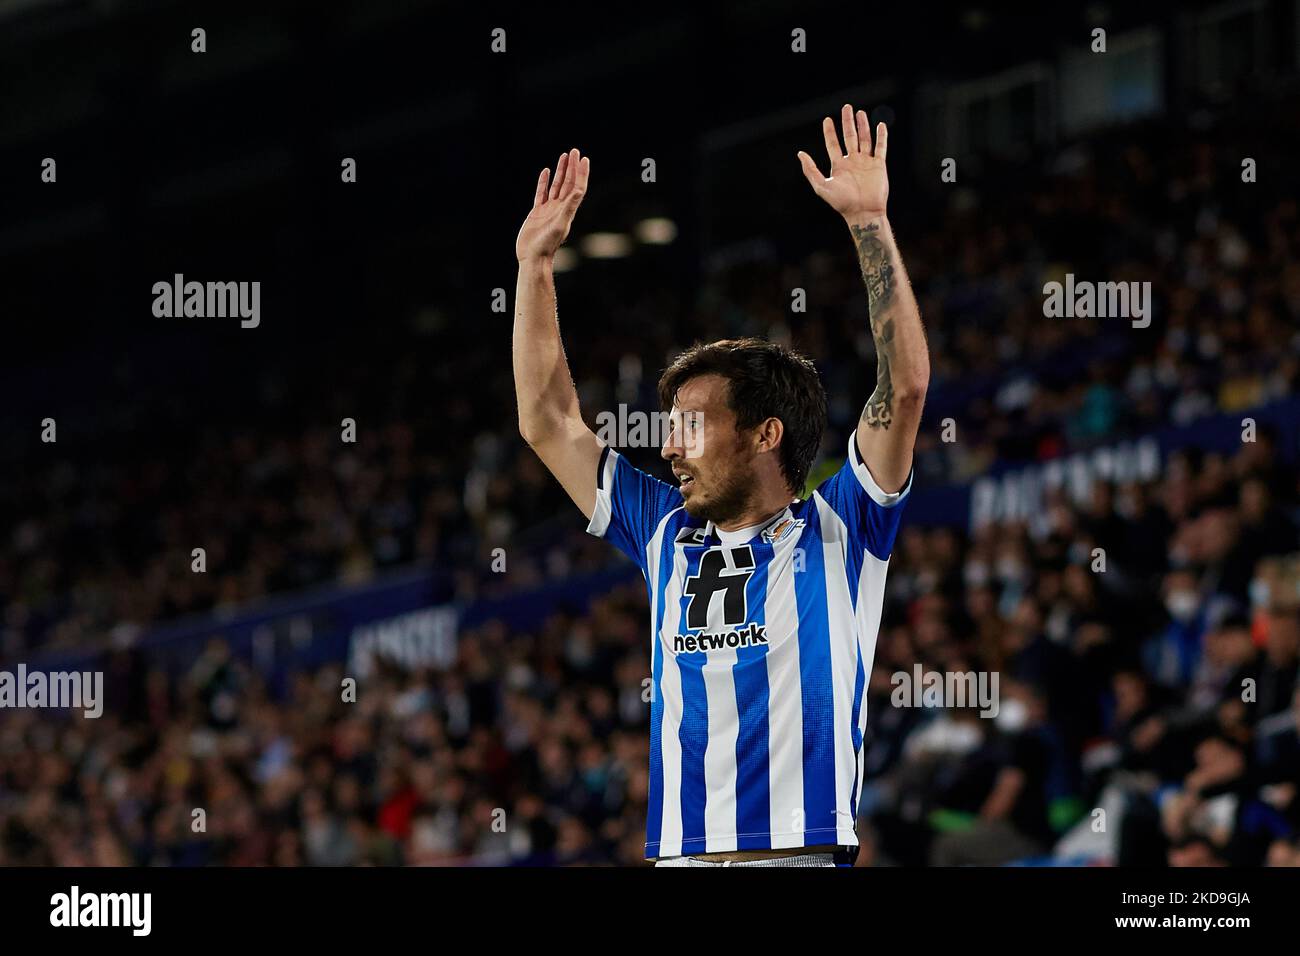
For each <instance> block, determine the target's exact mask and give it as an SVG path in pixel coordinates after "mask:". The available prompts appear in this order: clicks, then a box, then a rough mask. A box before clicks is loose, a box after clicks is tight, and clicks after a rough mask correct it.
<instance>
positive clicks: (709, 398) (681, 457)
mask: <svg viewBox="0 0 1300 956" xmlns="http://www.w3.org/2000/svg"><path fill="white" fill-rule="evenodd" d="M660 454H661V455H662V456H663V457H664V458H665V459H667V460H668V461H669V462H671V463H672V466H673V475H674V477H676V478H677V482H678V485H677V487H678V489H679V490H680V491H681V493H682V499H683V503H684V505H685V507H686V512H687V513H688V514H689V515H691V517H693V518H701V519H703V520H706V521H712V522H714V523H715V524H726V523H727V522H728V521H731V520H732V519H734V518H735V517H736V516H737V515H739V514H741V513H742V512H743V511H744V510H745V508H746V507H747V506H748V505H749V502H750V501H751V500H752V499H753V498H754V497H755V495H756V493H757V484H758V479H757V475H756V473H755V468H754V457H755V452H754V451H753V450H752V448H751V445H750V442H749V441H748V439H747V436H742V435H740V434H738V433H737V431H736V413H735V412H733V411H732V410H731V409H730V408H728V407H727V380H726V379H724V378H723V377H722V376H720V375H701V376H699V377H697V378H693V379H690V380H689V381H688V382H687V383H686V384H685V385H683V386H682V387H681V388H679V389H678V390H677V395H676V399H675V401H674V402H673V407H672V410H671V412H670V413H669V430H668V437H667V438H666V439H665V440H664V446H663V448H662V449H661V451H660Z"/></svg>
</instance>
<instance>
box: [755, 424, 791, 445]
mask: <svg viewBox="0 0 1300 956" xmlns="http://www.w3.org/2000/svg"><path fill="white" fill-rule="evenodd" d="M784 436H785V426H784V425H783V424H782V423H781V419H779V418H769V419H767V420H765V421H763V422H760V423H759V426H758V447H759V450H761V451H775V450H776V448H777V446H778V445H780V444H781V439H782V438H783V437H784Z"/></svg>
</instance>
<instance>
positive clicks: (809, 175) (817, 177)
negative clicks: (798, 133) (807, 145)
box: [799, 149, 826, 195]
mask: <svg viewBox="0 0 1300 956" xmlns="http://www.w3.org/2000/svg"><path fill="white" fill-rule="evenodd" d="M799 165H800V166H801V167H802V168H803V175H804V178H805V179H807V180H808V184H809V185H810V186H812V188H813V189H814V190H815V191H816V192H817V193H818V194H819V195H820V194H821V191H822V185H823V183H825V182H826V177H824V176H823V175H822V173H821V170H820V169H818V168H817V164H816V163H814V162H813V158H812V157H811V156H809V155H808V154H807V153H805V152H804V151H803V150H802V149H801V150H799Z"/></svg>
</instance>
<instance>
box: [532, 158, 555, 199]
mask: <svg viewBox="0 0 1300 956" xmlns="http://www.w3.org/2000/svg"><path fill="white" fill-rule="evenodd" d="M550 180H551V171H550V170H549V169H546V168H545V167H543V168H542V174H541V175H540V176H538V177H537V191H536V192H535V193H534V194H533V208H534V209H535V208H537V207H538V206H540V205H541V204H542V203H544V202H546V187H547V185H548V184H549V183H550Z"/></svg>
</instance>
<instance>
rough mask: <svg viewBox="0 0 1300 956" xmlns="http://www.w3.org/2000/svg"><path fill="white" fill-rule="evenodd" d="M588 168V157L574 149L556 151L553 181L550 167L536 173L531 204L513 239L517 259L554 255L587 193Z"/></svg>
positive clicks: (544, 257) (567, 233)
mask: <svg viewBox="0 0 1300 956" xmlns="http://www.w3.org/2000/svg"><path fill="white" fill-rule="evenodd" d="M590 171H591V159H590V158H588V157H586V156H583V155H582V154H581V153H580V152H579V151H578V150H577V149H571V150H569V151H568V152H567V153H562V154H561V155H560V159H559V161H558V162H557V163H556V164H555V181H554V182H551V180H550V176H551V171H550V170H549V169H543V170H542V173H541V175H540V176H538V177H537V192H536V194H535V195H534V196H533V208H532V209H531V210H530V211H529V213H528V218H527V219H525V220H524V224H523V226H522V228H520V230H519V237H518V238H517V239H516V240H515V257H516V258H518V259H519V261H520V262H523V261H524V260H525V259H550V258H552V257H553V256H554V255H555V251H556V250H557V249H559V248H560V245H561V244H562V243H563V242H564V240H565V237H567V236H568V235H569V227H570V226H572V225H573V217H574V215H575V214H576V213H577V211H578V206H579V205H581V204H582V197H583V196H585V195H586V194H587V174H588V173H589V172H590Z"/></svg>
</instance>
